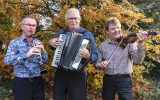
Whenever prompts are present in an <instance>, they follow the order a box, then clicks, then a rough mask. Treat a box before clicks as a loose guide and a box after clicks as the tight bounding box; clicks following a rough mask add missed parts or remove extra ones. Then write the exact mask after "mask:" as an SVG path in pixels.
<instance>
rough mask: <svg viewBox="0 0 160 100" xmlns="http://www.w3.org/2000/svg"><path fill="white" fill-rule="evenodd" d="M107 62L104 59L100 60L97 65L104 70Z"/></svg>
mask: <svg viewBox="0 0 160 100" xmlns="http://www.w3.org/2000/svg"><path fill="white" fill-rule="evenodd" d="M108 63H109V62H108V61H106V60H105V61H101V62H100V63H98V64H97V65H98V66H99V68H100V69H102V70H104V69H105V68H106V67H107V65H108Z"/></svg>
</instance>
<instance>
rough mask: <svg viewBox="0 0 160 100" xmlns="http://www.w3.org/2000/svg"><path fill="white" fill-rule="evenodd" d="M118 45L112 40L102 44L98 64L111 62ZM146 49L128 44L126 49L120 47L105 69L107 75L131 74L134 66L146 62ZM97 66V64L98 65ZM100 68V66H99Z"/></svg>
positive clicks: (134, 44)
mask: <svg viewBox="0 0 160 100" xmlns="http://www.w3.org/2000/svg"><path fill="white" fill-rule="evenodd" d="M117 45H118V44H115V43H113V42H111V40H110V39H107V40H105V41H104V42H102V43H101V44H100V45H99V47H98V62H97V63H99V62H100V61H102V60H103V59H105V60H109V59H110V57H111V55H112V53H113V51H114V50H115V49H116V47H117ZM144 57H145V51H144V48H143V47H141V46H140V45H138V44H137V43H132V44H128V45H127V46H126V47H125V48H121V47H118V48H117V50H116V52H115V54H114V55H113V57H112V58H111V60H110V62H109V64H108V65H107V66H106V68H105V69H104V71H105V73H106V74H109V75H115V74H131V73H132V71H133V70H132V67H133V63H134V64H140V63H142V61H143V60H144ZM96 65H97V64H96ZM97 67H98V66H97Z"/></svg>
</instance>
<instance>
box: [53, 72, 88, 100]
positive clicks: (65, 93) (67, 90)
mask: <svg viewBox="0 0 160 100" xmlns="http://www.w3.org/2000/svg"><path fill="white" fill-rule="evenodd" d="M53 98H54V100H86V73H85V72H84V71H81V72H77V71H65V70H62V69H57V71H56V73H55V79H54V89H53Z"/></svg>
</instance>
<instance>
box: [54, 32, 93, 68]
mask: <svg viewBox="0 0 160 100" xmlns="http://www.w3.org/2000/svg"><path fill="white" fill-rule="evenodd" d="M59 40H61V41H62V44H61V45H60V46H59V47H57V48H56V51H55V54H54V57H53V61H52V64H51V66H53V67H55V68H63V69H67V70H81V69H83V68H84V67H85V66H86V64H87V63H88V61H89V59H84V58H82V57H81V56H80V55H79V50H80V49H82V48H87V49H88V50H90V48H91V42H90V40H89V39H88V37H86V36H84V35H83V34H79V33H71V32H66V34H60V36H59Z"/></svg>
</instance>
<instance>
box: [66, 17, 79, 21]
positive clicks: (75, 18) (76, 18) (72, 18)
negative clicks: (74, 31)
mask: <svg viewBox="0 0 160 100" xmlns="http://www.w3.org/2000/svg"><path fill="white" fill-rule="evenodd" d="M68 20H69V21H72V20H80V17H71V18H68Z"/></svg>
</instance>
